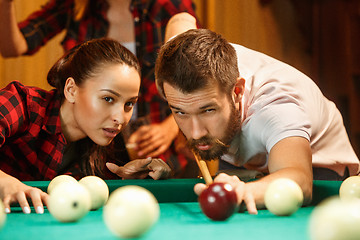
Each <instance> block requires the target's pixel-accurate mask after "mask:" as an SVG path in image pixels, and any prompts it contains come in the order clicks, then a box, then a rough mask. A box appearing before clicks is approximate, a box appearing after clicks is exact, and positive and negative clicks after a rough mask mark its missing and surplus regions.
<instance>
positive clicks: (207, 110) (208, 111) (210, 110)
mask: <svg viewBox="0 0 360 240" xmlns="http://www.w3.org/2000/svg"><path fill="white" fill-rule="evenodd" d="M214 111H215V109H214V108H211V109H206V110H205V111H204V112H206V113H211V112H214Z"/></svg>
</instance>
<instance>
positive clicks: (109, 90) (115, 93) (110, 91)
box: [100, 89, 121, 97]
mask: <svg viewBox="0 0 360 240" xmlns="http://www.w3.org/2000/svg"><path fill="white" fill-rule="evenodd" d="M100 91H104V92H109V93H112V94H114V95H115V96H117V97H120V96H121V94H120V93H118V92H115V91H114V90H111V89H101V90H100Z"/></svg>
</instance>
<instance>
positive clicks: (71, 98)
mask: <svg viewBox="0 0 360 240" xmlns="http://www.w3.org/2000/svg"><path fill="white" fill-rule="evenodd" d="M76 90H77V86H76V83H75V80H74V79H73V78H72V77H69V78H68V79H66V82H65V86H64V96H65V99H66V100H67V101H68V102H70V103H74V102H75V95H76Z"/></svg>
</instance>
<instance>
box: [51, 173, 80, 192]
mask: <svg viewBox="0 0 360 240" xmlns="http://www.w3.org/2000/svg"><path fill="white" fill-rule="evenodd" d="M62 182H74V183H77V182H78V181H77V180H76V179H75V178H74V177H72V176H69V175H59V176H56V177H54V178H53V179H52V180H51V181H50V183H49V185H48V188H47V193H48V194H50V193H51V191H52V190H53V189H54V188H55V187H56V186H57V185H58V184H59V183H62Z"/></svg>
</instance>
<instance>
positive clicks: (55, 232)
mask: <svg viewBox="0 0 360 240" xmlns="http://www.w3.org/2000/svg"><path fill="white" fill-rule="evenodd" d="M199 181H201V180H195V179H191V180H186V179H185V180H184V179H182V180H165V181H148V180H132V181H128V180H126V181H110V182H107V183H108V185H109V188H110V189H111V190H114V189H116V188H117V187H120V186H124V185H134V184H136V185H140V186H143V187H146V188H148V189H149V190H151V191H152V192H153V193H154V195H155V196H157V197H158V198H159V199H160V200H159V201H160V202H161V203H160V204H159V205H160V218H159V221H158V222H157V223H156V225H155V226H154V227H153V228H151V229H150V230H149V231H148V232H147V233H146V234H145V235H143V236H142V237H141V238H140V239H154V240H155V239H156V240H159V239H174V240H176V239H179V240H180V239H181V240H187V239H196V240H200V239H207V240H212V239H216V240H218V239H274V240H275V239H276V240H281V239H292V240H296V239H299V240H300V239H301V240H304V239H305V240H306V239H309V238H308V233H307V229H308V221H309V218H310V214H311V212H312V210H313V209H314V206H310V207H302V208H300V209H299V210H298V211H297V212H296V213H295V214H293V215H291V216H287V217H278V216H275V215H273V214H271V213H270V212H269V211H267V210H260V211H259V214H258V215H250V214H248V213H247V212H245V213H236V214H234V215H233V216H232V217H231V218H230V219H228V220H227V221H224V222H214V221H211V220H209V219H208V218H206V216H205V215H204V214H203V213H202V212H201V209H200V207H199V205H198V203H197V201H196V197H194V195H193V191H192V187H193V185H194V184H195V183H197V182H199ZM46 184H48V183H46V182H34V183H33V185H35V186H39V187H40V188H42V187H41V186H43V187H45V186H47V185H46ZM340 184H341V182H326V181H314V201H313V203H314V204H313V205H316V204H317V203H319V202H320V201H321V200H322V199H324V198H327V197H329V196H332V195H336V194H338V189H339V187H340ZM175 198H178V199H179V201H174V199H175ZM194 199H195V200H194ZM32 210H33V209H32ZM12 211H13V212H12V213H11V214H8V215H7V221H6V224H5V226H4V227H3V229H2V230H0V240H2V239H4V240H5V239H9V240H17V239H37V240H40V239H55V240H56V239H66V240H71V239H77V240H80V239H118V238H117V237H115V236H113V235H112V234H111V232H110V231H109V230H108V229H107V228H106V226H105V223H104V221H103V217H102V209H99V210H97V211H91V212H89V213H88V215H86V216H85V217H84V218H83V219H81V220H80V221H78V222H75V223H60V222H58V221H56V220H55V219H54V218H53V217H52V216H51V215H50V214H49V212H48V211H47V210H46V211H45V213H44V214H43V215H38V214H35V213H31V214H28V215H26V214H23V213H22V212H21V210H20V208H12ZM33 212H34V211H33Z"/></svg>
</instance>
